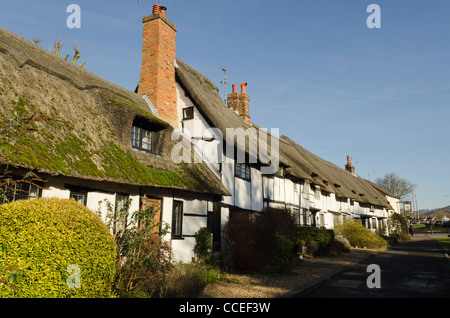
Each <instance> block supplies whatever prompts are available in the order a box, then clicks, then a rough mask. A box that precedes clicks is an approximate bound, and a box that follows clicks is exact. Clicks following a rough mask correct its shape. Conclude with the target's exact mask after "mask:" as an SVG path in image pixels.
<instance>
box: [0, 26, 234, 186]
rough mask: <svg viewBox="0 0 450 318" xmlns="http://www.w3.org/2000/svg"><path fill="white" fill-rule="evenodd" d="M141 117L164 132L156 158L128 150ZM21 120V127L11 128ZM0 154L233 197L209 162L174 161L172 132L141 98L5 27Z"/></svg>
mask: <svg viewBox="0 0 450 318" xmlns="http://www.w3.org/2000/svg"><path fill="white" fill-rule="evenodd" d="M135 118H140V119H141V120H142V121H144V122H145V123H146V125H148V126H149V127H151V128H152V129H156V130H159V131H160V132H159V134H160V137H159V143H158V149H157V155H153V154H148V153H144V152H139V151H135V150H133V149H132V147H131V125H132V123H133V120H134V119H135ZM14 121H16V122H17V123H18V124H19V125H15V126H13V125H10V126H8V125H9V124H8V123H11V122H14ZM0 126H1V127H3V128H5V127H6V128H8V127H15V128H14V129H18V130H20V132H19V133H18V134H16V136H15V138H13V139H11V138H9V139H8V138H6V137H5V136H0V153H1V154H2V155H3V156H4V157H7V158H9V160H10V162H11V163H14V164H15V165H16V166H18V167H23V168H34V169H35V171H37V172H42V173H47V174H51V175H65V176H70V177H77V178H83V179H89V180H96V181H110V182H117V183H124V184H133V185H144V186H153V187H163V188H171V189H181V190H186V191H194V192H200V193H209V194H219V195H229V193H228V191H227V190H226V189H225V187H224V186H223V185H222V184H221V182H220V180H219V179H218V178H217V177H216V176H215V175H214V174H213V173H212V172H211V171H210V170H209V169H208V168H207V166H206V165H204V164H175V163H174V162H173V161H172V159H171V149H172V147H173V145H174V143H175V141H172V140H171V138H170V136H171V133H172V130H173V128H172V127H170V125H168V124H167V123H165V122H163V121H161V120H159V119H158V118H156V117H154V116H153V115H152V114H151V113H150V109H149V106H148V105H147V103H146V102H145V101H144V99H143V98H142V97H141V96H140V95H138V94H135V93H133V92H131V91H129V90H127V89H125V88H123V87H120V86H118V85H115V84H113V83H110V82H108V81H106V80H104V79H102V78H100V77H98V76H96V75H94V74H92V73H91V72H88V71H86V70H84V69H82V68H81V67H79V66H76V65H74V64H72V63H70V62H67V61H65V60H64V59H62V58H61V57H59V56H57V55H55V54H53V53H50V52H47V51H45V50H43V49H41V48H39V47H37V46H36V45H35V44H33V43H31V42H29V41H27V40H25V39H23V38H21V37H19V36H17V35H14V34H12V33H10V32H8V31H6V30H4V29H2V28H0Z"/></svg>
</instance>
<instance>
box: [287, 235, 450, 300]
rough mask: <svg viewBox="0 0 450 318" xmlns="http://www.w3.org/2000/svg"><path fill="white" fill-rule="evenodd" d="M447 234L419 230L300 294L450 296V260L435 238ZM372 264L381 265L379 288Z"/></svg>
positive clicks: (339, 296) (378, 296) (316, 296)
mask: <svg viewBox="0 0 450 318" xmlns="http://www.w3.org/2000/svg"><path fill="white" fill-rule="evenodd" d="M447 235H448V234H447V233H446V234H432V235H430V234H425V233H423V232H420V231H417V230H416V234H415V235H414V236H413V237H412V239H411V240H410V241H406V242H402V243H399V244H397V245H395V246H393V247H391V248H389V249H388V250H387V251H383V252H379V253H377V254H376V255H373V256H371V257H369V258H368V259H366V260H364V261H362V262H361V263H359V264H357V265H354V266H350V267H346V268H345V269H344V270H343V271H341V272H340V273H338V274H336V275H334V276H332V277H331V278H329V279H327V280H326V281H324V282H322V283H321V284H319V285H316V286H314V287H312V288H310V289H308V290H306V291H304V292H302V293H300V294H298V295H296V297H298V298H450V261H449V259H448V257H447V256H446V254H445V253H444V250H443V249H442V248H441V247H440V246H439V244H438V242H437V241H436V240H435V239H434V238H435V237H437V236H444V237H447ZM370 264H376V265H378V266H379V268H380V275H379V283H380V288H369V287H368V285H367V281H369V282H371V283H375V282H377V280H376V277H375V275H374V274H375V272H374V271H373V270H371V271H370V272H368V271H367V268H368V266H369V265H370Z"/></svg>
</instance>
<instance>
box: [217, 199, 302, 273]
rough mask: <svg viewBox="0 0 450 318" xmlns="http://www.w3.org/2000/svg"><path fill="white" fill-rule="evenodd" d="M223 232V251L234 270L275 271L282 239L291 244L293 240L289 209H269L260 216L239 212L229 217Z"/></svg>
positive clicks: (283, 248)
mask: <svg viewBox="0 0 450 318" xmlns="http://www.w3.org/2000/svg"><path fill="white" fill-rule="evenodd" d="M223 233H224V241H225V244H226V251H227V252H229V257H230V259H231V262H232V264H233V265H234V267H235V268H236V269H237V270H243V271H245V270H250V271H253V270H276V269H278V268H280V266H278V265H279V261H273V260H274V259H278V260H279V257H280V253H281V254H283V253H284V252H282V251H284V250H285V246H286V244H285V243H286V241H285V239H286V240H289V241H290V242H291V244H292V242H293V240H294V239H295V223H294V218H293V216H292V214H291V212H290V211H289V210H283V209H274V208H269V209H265V210H264V211H263V212H262V213H254V214H251V213H247V212H239V213H235V214H233V215H232V216H231V217H230V220H229V221H228V222H227V224H226V225H225V226H224V229H223ZM277 236H282V237H284V238H283V239H281V238H279V237H278V238H277ZM290 253H292V245H291V250H290ZM272 265H274V267H272ZM282 267H284V265H283V266H282Z"/></svg>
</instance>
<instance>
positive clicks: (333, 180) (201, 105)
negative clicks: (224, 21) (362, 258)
mask: <svg viewBox="0 0 450 318" xmlns="http://www.w3.org/2000/svg"><path fill="white" fill-rule="evenodd" d="M176 64H177V65H176V76H177V81H178V83H179V84H180V85H181V86H182V87H183V88H184V90H185V91H186V94H187V95H189V97H190V98H191V99H192V101H193V102H194V103H195V105H196V106H197V108H198V109H199V110H200V112H201V113H202V114H203V115H204V117H205V119H206V120H208V121H209V124H210V125H211V126H212V127H216V128H218V129H219V130H220V131H221V132H222V134H223V135H224V136H226V129H227V128H239V127H242V128H244V129H248V128H251V127H255V128H256V129H258V128H259V127H258V126H257V125H255V124H253V123H251V124H250V125H248V124H247V123H246V122H245V121H244V120H243V119H242V118H241V117H240V116H238V115H237V114H236V113H235V112H233V111H232V110H231V109H229V108H227V107H226V105H225V103H224V101H223V99H222V98H221V97H220V96H219V90H218V88H217V87H216V86H215V85H214V84H213V83H212V82H211V81H210V80H209V79H208V78H206V77H205V76H204V75H202V74H201V73H199V72H198V71H196V70H195V69H193V68H191V67H190V66H189V65H187V64H186V63H184V62H183V61H181V60H180V59H177V63H176ZM255 138H256V137H255ZM245 150H246V151H248V145H247V147H246V148H245ZM279 154H280V165H281V166H283V167H284V168H285V169H284V175H285V176H286V177H288V178H291V179H297V180H309V181H311V182H313V183H314V184H317V185H319V186H320V188H321V189H322V190H323V191H325V192H330V193H335V194H336V195H337V196H340V197H345V198H350V199H352V200H354V201H358V202H362V203H369V204H373V205H377V206H383V207H386V208H389V209H390V208H391V206H390V204H389V202H388V201H387V199H386V198H385V196H384V193H382V192H380V190H379V189H377V188H376V187H374V186H373V184H372V183H370V182H368V181H367V180H365V179H362V178H360V177H358V176H354V175H352V174H351V173H349V172H347V171H346V170H344V169H342V168H340V167H338V166H336V165H334V164H332V163H331V162H328V161H326V160H324V159H322V158H320V157H318V156H316V155H314V154H312V153H311V152H309V151H307V150H306V149H304V148H303V147H301V146H299V145H298V144H297V143H295V142H294V141H292V140H291V139H289V138H288V137H286V136H281V137H280V138H279Z"/></svg>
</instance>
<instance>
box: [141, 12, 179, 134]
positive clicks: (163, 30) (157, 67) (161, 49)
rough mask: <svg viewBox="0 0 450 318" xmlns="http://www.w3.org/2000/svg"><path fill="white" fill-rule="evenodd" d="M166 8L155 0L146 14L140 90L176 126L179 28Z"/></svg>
mask: <svg viewBox="0 0 450 318" xmlns="http://www.w3.org/2000/svg"><path fill="white" fill-rule="evenodd" d="M166 10H167V9H166V8H165V7H163V6H161V5H159V4H155V5H154V6H153V14H152V15H149V16H146V17H144V18H143V20H142V23H143V24H144V32H143V43H142V66H141V76H140V79H139V87H138V94H140V95H147V97H148V98H149V99H150V101H151V102H152V103H153V105H154V106H155V108H156V109H157V111H158V117H159V118H160V119H162V120H164V121H166V122H168V123H169V124H171V125H172V126H174V127H176V126H177V125H178V124H177V123H178V119H177V116H178V115H177V91H176V86H175V66H174V63H175V44H176V32H177V28H176V27H175V25H173V24H172V22H170V21H169V20H168V19H167V18H166Z"/></svg>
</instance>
